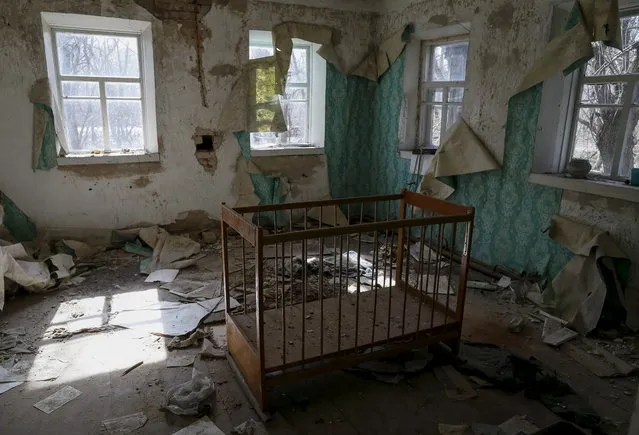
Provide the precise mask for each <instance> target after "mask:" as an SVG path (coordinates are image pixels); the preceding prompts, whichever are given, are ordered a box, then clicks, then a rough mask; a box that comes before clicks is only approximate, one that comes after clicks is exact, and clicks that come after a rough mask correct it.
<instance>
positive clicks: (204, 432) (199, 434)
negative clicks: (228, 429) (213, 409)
mask: <svg viewBox="0 0 639 435" xmlns="http://www.w3.org/2000/svg"><path fill="white" fill-rule="evenodd" d="M173 435H225V434H224V432H222V431H221V430H220V428H219V427H217V426H216V425H215V423H213V422H212V421H211V419H210V418H208V417H206V416H205V417H202V418H201V419H199V420H198V421H196V422H195V423H193V424H192V425H190V426H187V427H185V428H184V429H180V430H179V431H177V432H175V433H174V434H173Z"/></svg>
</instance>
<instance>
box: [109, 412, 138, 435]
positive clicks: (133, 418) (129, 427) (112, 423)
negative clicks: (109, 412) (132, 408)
mask: <svg viewBox="0 0 639 435" xmlns="http://www.w3.org/2000/svg"><path fill="white" fill-rule="evenodd" d="M147 421H148V418H147V416H146V415H144V413H142V412H136V413H135V414H129V415H125V416H123V417H118V418H110V419H108V420H104V421H102V426H104V428H105V429H106V431H107V432H108V433H109V434H110V435H116V434H129V433H132V432H133V431H135V430H136V429H139V428H141V427H142V426H144V425H145V424H146V422H147Z"/></svg>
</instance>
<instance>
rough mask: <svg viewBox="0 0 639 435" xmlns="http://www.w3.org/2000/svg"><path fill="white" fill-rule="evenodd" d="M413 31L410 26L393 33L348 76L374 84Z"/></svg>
mask: <svg viewBox="0 0 639 435" xmlns="http://www.w3.org/2000/svg"><path fill="white" fill-rule="evenodd" d="M414 31H415V27H414V26H413V25H412V24H410V25H407V26H406V27H404V29H402V30H401V31H399V32H395V33H394V34H393V35H392V36H391V37H390V38H388V39H386V40H385V41H384V42H382V43H381V44H380V45H379V47H377V48H375V49H374V50H373V51H372V52H371V53H370V54H368V55H367V56H366V57H365V58H364V60H362V61H361V62H360V63H359V65H357V66H356V67H355V68H354V69H353V70H352V71H350V72H349V75H354V76H360V77H364V78H367V79H369V80H371V81H373V82H376V81H377V80H378V79H379V78H380V77H381V76H382V74H384V73H385V72H386V71H387V70H388V68H390V67H391V65H393V63H394V62H395V61H396V60H397V58H398V57H399V55H400V54H402V51H404V47H406V43H407V42H408V40H409V39H410V35H411V34H412V33H413V32H414Z"/></svg>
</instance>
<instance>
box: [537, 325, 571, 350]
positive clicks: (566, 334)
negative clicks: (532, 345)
mask: <svg viewBox="0 0 639 435" xmlns="http://www.w3.org/2000/svg"><path fill="white" fill-rule="evenodd" d="M578 335H579V333H577V332H575V331H573V330H572V329H568V328H559V329H557V330H556V331H554V332H551V333H549V334H547V335H544V338H543V340H544V343H546V344H548V345H550V346H553V347H559V346H561V345H562V344H564V343H566V342H568V341H570V340H572V339H574V338H575V337H577V336H578Z"/></svg>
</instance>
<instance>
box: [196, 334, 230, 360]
mask: <svg viewBox="0 0 639 435" xmlns="http://www.w3.org/2000/svg"><path fill="white" fill-rule="evenodd" d="M200 356H201V357H202V358H226V352H224V350H223V349H218V348H217V347H215V345H214V344H213V342H212V341H211V340H209V339H207V338H205V339H204V340H202V349H200Z"/></svg>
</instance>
